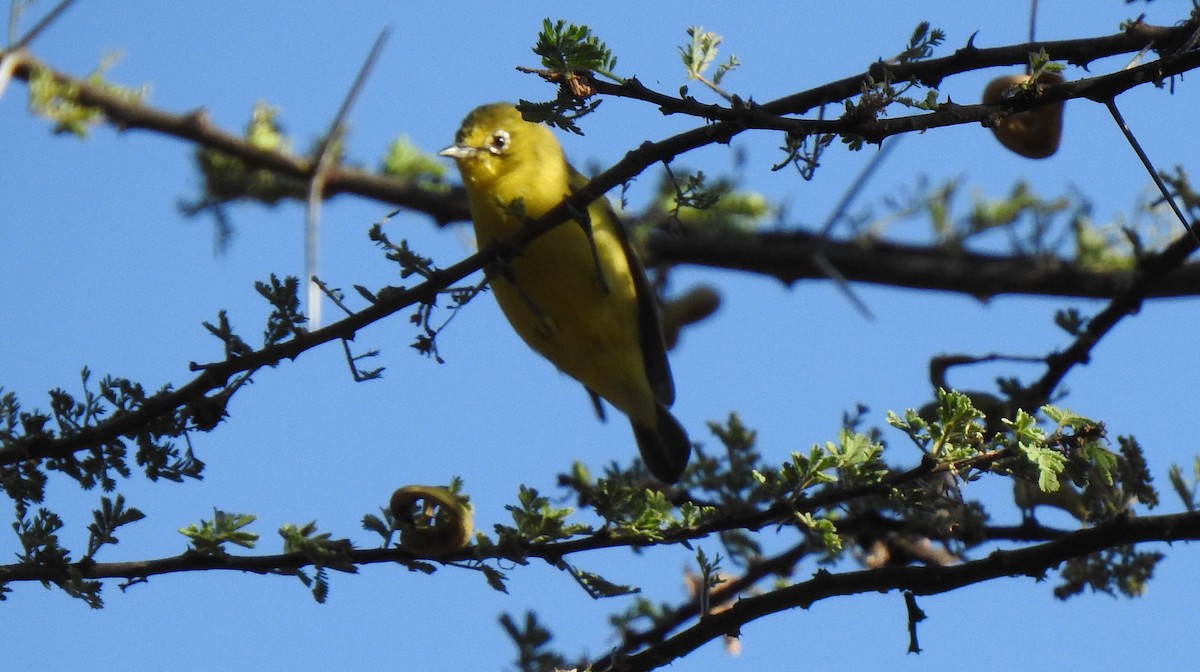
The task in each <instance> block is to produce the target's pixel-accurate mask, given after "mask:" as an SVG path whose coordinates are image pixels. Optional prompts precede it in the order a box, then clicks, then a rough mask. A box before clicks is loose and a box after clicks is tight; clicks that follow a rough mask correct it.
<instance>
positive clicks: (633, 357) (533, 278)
mask: <svg viewBox="0 0 1200 672" xmlns="http://www.w3.org/2000/svg"><path fill="white" fill-rule="evenodd" d="M537 130H538V131H542V130H544V129H541V128H538V129H537ZM545 133H546V136H547V137H549V140H550V141H551V142H553V146H552V149H554V150H556V152H545V154H544V155H542V156H537V157H530V156H527V155H521V154H511V155H507V156H502V157H497V156H484V157H481V160H480V161H478V162H476V163H475V164H474V165H472V164H471V163H466V164H464V166H463V171H462V172H463V177H464V185H465V186H466V189H467V193H468V195H469V198H470V200H471V209H472V215H473V219H474V223H475V236H476V239H477V242H478V244H479V245H480V247H481V248H482V247H484V246H486V245H487V244H489V243H490V242H492V241H493V240H497V239H501V238H504V237H507V236H509V235H511V234H513V233H514V232H516V231H517V230H519V229H520V228H521V227H522V226H524V223H525V219H523V218H522V215H523V216H524V218H528V219H535V218H537V217H540V216H541V215H543V214H545V213H546V212H547V211H549V210H550V209H551V208H553V207H554V206H556V205H558V203H559V202H561V201H562V199H563V197H565V196H566V195H567V194H569V193H570V188H569V177H570V168H569V167H568V165H567V163H566V161H565V159H564V158H563V157H562V152H561V149H559V148H558V142H557V140H555V139H554V138H553V136H552V135H550V133H549V131H545ZM588 212H589V215H590V219H591V224H590V225H591V228H592V232H593V239H594V242H595V248H596V257H597V258H598V259H599V263H600V269H601V271H602V273H603V277H604V282H601V280H600V274H598V273H597V270H596V265H595V260H594V259H593V256H592V248H591V245H590V244H589V242H588V238H587V236H586V234H585V232H584V229H583V228H582V226H581V225H580V224H579V223H578V222H575V221H569V222H565V223H563V224H561V225H559V226H557V227H555V228H554V229H552V230H550V231H548V232H547V233H545V234H544V235H542V236H539V237H538V238H536V239H534V240H533V241H532V242H531V243H530V244H529V246H528V247H526V248H525V249H524V250H523V251H521V252H520V253H518V254H517V255H516V256H514V257H512V258H511V259H509V260H508V261H507V262H506V263H504V264H503V265H502V266H501V267H499V268H498V269H497V270H496V272H495V273H494V274H493V278H492V281H491V286H492V289H493V291H494V293H495V295H496V300H497V302H498V303H499V304H500V308H501V309H502V310H503V311H504V314H505V316H506V317H507V318H508V320H509V322H510V323H511V324H512V326H513V328H514V329H515V330H516V332H517V333H518V334H519V335H520V336H521V338H522V339H524V340H525V342H526V343H528V344H529V345H530V346H531V347H532V348H533V349H534V350H536V351H537V352H539V353H540V354H542V355H543V356H544V357H546V358H547V359H549V360H550V361H551V362H553V363H554V364H555V365H556V366H557V367H558V368H559V369H561V370H562V371H563V372H565V373H567V374H568V375H570V376H572V377H573V378H575V379H577V380H579V381H580V382H582V383H583V384H584V385H585V386H587V387H588V388H589V389H591V390H592V391H593V392H596V393H597V394H599V395H600V396H602V397H604V398H605V399H607V400H608V401H609V402H610V403H612V404H613V405H615V406H616V407H617V408H619V409H620V410H621V411H623V412H624V413H625V414H626V415H628V416H630V417H631V418H633V419H635V420H638V421H641V422H643V423H644V424H646V425H648V426H654V424H655V423H656V419H655V418H656V416H655V412H656V411H655V409H656V406H655V400H654V393H653V392H652V391H651V388H650V384H649V382H648V380H647V376H646V372H645V362H644V359H643V356H642V349H641V348H642V344H641V341H640V333H641V331H640V329H641V327H640V325H639V324H638V319H639V318H638V307H637V305H638V298H637V290H636V288H635V286H634V281H633V276H632V274H631V270H630V263H629V259H628V258H627V257H626V252H625V246H624V245H623V244H622V240H621V236H622V233H621V232H620V231H619V230H618V229H617V228H616V227H618V226H620V223H619V222H617V221H616V220H615V216H614V215H613V213H612V211H611V208H609V206H608V205H607V203H605V202H603V201H597V202H596V203H593V204H592V205H591V206H590V207H589V208H588Z"/></svg>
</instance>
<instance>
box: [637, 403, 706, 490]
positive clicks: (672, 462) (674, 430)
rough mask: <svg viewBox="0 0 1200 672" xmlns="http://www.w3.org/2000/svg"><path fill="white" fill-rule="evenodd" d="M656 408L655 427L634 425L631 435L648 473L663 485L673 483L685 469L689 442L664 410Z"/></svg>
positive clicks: (676, 422)
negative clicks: (656, 421) (635, 440)
mask: <svg viewBox="0 0 1200 672" xmlns="http://www.w3.org/2000/svg"><path fill="white" fill-rule="evenodd" d="M657 406H658V426H657V427H654V428H650V427H644V426H641V425H638V424H637V423H633V436H634V438H636V439H637V444H638V451H640V452H641V454H642V461H643V462H645V463H646V467H647V468H649V469H650V473H651V474H654V477H655V478H657V479H658V480H660V481H662V482H664V483H674V482H676V481H678V480H679V477H680V476H682V475H683V470H684V469H686V468H687V463H688V458H689V457H691V455H692V443H691V441H689V440H688V435H687V432H686V431H684V429H683V426H682V425H680V424H679V421H678V420H676V419H675V416H673V415H671V412H670V411H668V410H667V407H666V406H663V405H662V404H661V403H660V404H657Z"/></svg>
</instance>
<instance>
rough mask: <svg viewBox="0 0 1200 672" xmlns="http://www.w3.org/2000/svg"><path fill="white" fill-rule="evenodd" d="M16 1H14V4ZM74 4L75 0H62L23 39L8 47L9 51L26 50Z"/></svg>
mask: <svg viewBox="0 0 1200 672" xmlns="http://www.w3.org/2000/svg"><path fill="white" fill-rule="evenodd" d="M15 1H16V0H14V2H15ZM74 3H75V0H62V1H61V2H59V3H58V4H57V5H55V6H54V9H51V10H50V11H49V12H47V13H46V16H43V17H42V20H41V21H38V22H37V23H36V24H35V25H34V26H33V27H32V28H30V29H29V31H28V32H26V33H25V34H24V35H22V36H21V39H19V40H17V41H16V42H14V43H12V44H10V45H9V46H8V50H12V51H19V50H21V49H24V48H25V47H26V46H28V45H29V43H30V42H32V41H33V40H34V38H36V37H37V36H38V35H40V34H41V32H42V31H43V30H45V29H46V28H48V27H49V26H50V24H51V23H53V22H54V20H55V19H57V18H58V16H59V15H60V14H62V13H63V12H65V11H67V8H68V7H70V6H71V5H73V4H74ZM9 27H10V28H13V27H15V23H12V24H10V26H9Z"/></svg>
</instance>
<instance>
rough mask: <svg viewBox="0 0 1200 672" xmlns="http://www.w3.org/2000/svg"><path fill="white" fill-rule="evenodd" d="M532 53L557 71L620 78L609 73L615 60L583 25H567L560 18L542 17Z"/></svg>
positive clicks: (598, 39) (549, 67)
mask: <svg viewBox="0 0 1200 672" xmlns="http://www.w3.org/2000/svg"><path fill="white" fill-rule="evenodd" d="M533 53H535V54H537V55H538V56H539V57H541V60H542V66H543V67H545V68H547V69H549V70H552V71H554V72H557V73H560V74H564V75H565V74H569V73H571V71H572V70H590V71H592V72H595V73H597V74H600V75H604V76H606V77H609V78H610V79H613V80H616V81H620V79H619V78H618V77H617V76H616V75H613V74H612V71H613V70H615V69H616V67H617V59H616V58H615V57H613V55H612V52H611V51H610V50H609V49H608V47H607V46H606V45H605V44H604V42H602V41H601V40H600V38H598V37H596V36H595V35H593V34H592V29H591V28H589V27H587V26H586V25H578V26H577V25H575V24H574V23H571V24H568V23H567V22H566V21H563V20H561V19H560V20H559V21H556V22H554V23H550V19H545V20H543V21H542V31H541V32H540V33H539V34H538V40H537V44H536V45H535V46H534V47H533Z"/></svg>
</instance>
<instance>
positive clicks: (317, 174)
mask: <svg viewBox="0 0 1200 672" xmlns="http://www.w3.org/2000/svg"><path fill="white" fill-rule="evenodd" d="M390 33H391V29H390V28H384V29H383V30H381V31H379V37H377V38H375V44H374V45H372V46H371V51H370V53H368V54H367V58H366V60H365V61H363V64H362V67H361V68H359V70H358V75H357V76H356V77H355V78H354V83H353V84H352V85H351V86H350V90H349V91H348V92H347V93H346V97H345V98H343V99H342V105H341V107H340V108H338V111H337V114H336V115H334V117H333V122H332V123H331V124H330V125H329V132H328V133H326V134H325V137H324V138H323V139H322V140H321V145H320V148H319V149H318V151H317V168H316V170H315V171H313V176H312V179H311V180H309V183H308V207H307V210H306V212H305V218H304V277H305V278H306V279H307V282H306V287H307V292H306V301H307V303H308V311H307V312H308V326H309V328H310V329H319V328H320V327H321V288H320V286H318V284H317V265H318V260H319V257H320V243H321V232H320V227H321V202H322V200H324V192H325V179H326V178H327V177H328V175H329V170H330V169H331V168H332V167H333V165H334V164H335V163H336V162H337V154H338V153H337V152H336V151H335V148H336V147H337V146H338V143H339V142H341V139H342V136H343V135H344V132H343V131H344V128H345V123H346V117H347V116H348V115H349V114H350V108H351V106H352V105H353V104H354V101H355V100H356V99H357V98H358V95H359V93H361V92H362V88H363V85H365V84H366V81H367V76H368V75H369V74H370V72H371V69H372V68H373V67H374V66H375V63H376V61H378V60H379V55H380V53H382V52H383V45H384V44H385V43H386V42H387V38H388V35H389V34H390Z"/></svg>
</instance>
